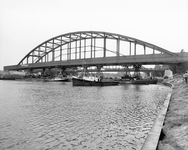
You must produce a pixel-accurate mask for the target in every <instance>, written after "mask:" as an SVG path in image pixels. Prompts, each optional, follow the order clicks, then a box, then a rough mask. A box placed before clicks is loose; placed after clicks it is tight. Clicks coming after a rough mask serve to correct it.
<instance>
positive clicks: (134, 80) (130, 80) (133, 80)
mask: <svg viewBox="0 0 188 150" xmlns="http://www.w3.org/2000/svg"><path fill="white" fill-rule="evenodd" d="M133 67H134V68H135V72H134V75H133V76H131V74H130V73H127V72H126V73H125V75H124V76H122V77H121V79H120V80H119V83H120V84H157V82H158V79H155V78H146V79H143V78H142V76H141V74H140V71H139V69H140V67H141V65H134V66H133ZM127 68H128V67H127Z"/></svg>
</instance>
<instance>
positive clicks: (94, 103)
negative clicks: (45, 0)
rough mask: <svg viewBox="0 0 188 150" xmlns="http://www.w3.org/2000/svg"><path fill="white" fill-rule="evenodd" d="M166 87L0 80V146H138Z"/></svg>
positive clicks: (14, 149)
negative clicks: (101, 85)
mask: <svg viewBox="0 0 188 150" xmlns="http://www.w3.org/2000/svg"><path fill="white" fill-rule="evenodd" d="M169 90H170V89H169V88H167V87H164V86H160V85H120V86H110V87H73V86H72V83H71V82H67V83H52V82H28V81H0V149H1V150H68V149H69V150H101V149H106V150H116V149H117V150H119V149H123V150H125V149H127V150H131V149H132V150H139V149H140V148H141V146H142V144H143V143H144V141H145V139H146V137H147V134H148V132H149V131H150V129H151V127H152V125H153V123H154V120H155V119H156V116H157V114H158V112H159V110H160V107H161V105H162V104H163V101H164V99H165V97H166V96H167V94H168V92H169Z"/></svg>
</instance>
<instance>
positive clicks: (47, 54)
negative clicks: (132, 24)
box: [4, 31, 188, 70]
mask: <svg viewBox="0 0 188 150" xmlns="http://www.w3.org/2000/svg"><path fill="white" fill-rule="evenodd" d="M187 60H188V54H187V53H172V52H170V51H168V50H166V49H164V48H161V47H159V46H156V45H154V44H151V43H148V42H144V41H142V40H139V39H136V38H132V37H128V36H124V35H120V34H114V33H108V32H99V31H80V32H71V33H67V34H62V35H59V36H56V37H53V38H51V39H49V40H47V41H44V42H43V43H41V44H39V45H38V46H36V47H35V48H34V49H32V50H31V51H30V52H29V53H28V54H27V55H25V57H23V59H22V60H21V61H20V62H19V63H18V64H17V65H12V66H5V67H4V70H25V69H39V68H53V67H60V68H71V67H79V66H83V65H87V66H110V65H130V64H131V65H133V64H141V65H147V64H172V63H176V64H177V63H182V62H186V61H187Z"/></svg>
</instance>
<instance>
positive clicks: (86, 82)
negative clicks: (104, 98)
mask: <svg viewBox="0 0 188 150" xmlns="http://www.w3.org/2000/svg"><path fill="white" fill-rule="evenodd" d="M85 72H86V68H84V72H83V74H82V75H81V76H79V77H75V76H73V77H72V85H73V86H115V85H118V84H119V82H117V81H103V78H102V76H100V78H98V77H94V76H86V73H85Z"/></svg>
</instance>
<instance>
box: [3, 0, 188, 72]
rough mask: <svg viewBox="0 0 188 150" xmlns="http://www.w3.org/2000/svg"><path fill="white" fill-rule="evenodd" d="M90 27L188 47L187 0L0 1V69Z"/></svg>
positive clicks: (173, 48)
mask: <svg viewBox="0 0 188 150" xmlns="http://www.w3.org/2000/svg"><path fill="white" fill-rule="evenodd" d="M92 30H93V31H106V32H111V33H117V34H122V35H125V36H129V37H133V38H137V39H140V40H143V41H146V42H149V43H152V44H154V45H158V46H159V47H162V48H165V49H167V50H170V51H172V52H180V51H181V49H184V50H185V51H186V52H188V0H0V70H2V69H3V66H7V65H16V64H18V63H19V61H20V60H21V59H22V58H23V57H24V56H25V55H26V54H27V53H29V52H30V51H31V50H32V49H33V48H34V47H36V46H37V45H39V44H40V43H42V42H44V41H46V40H48V39H50V38H52V37H55V36H57V35H61V34H64V33H69V32H75V31H92Z"/></svg>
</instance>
